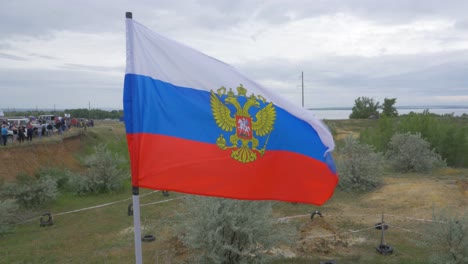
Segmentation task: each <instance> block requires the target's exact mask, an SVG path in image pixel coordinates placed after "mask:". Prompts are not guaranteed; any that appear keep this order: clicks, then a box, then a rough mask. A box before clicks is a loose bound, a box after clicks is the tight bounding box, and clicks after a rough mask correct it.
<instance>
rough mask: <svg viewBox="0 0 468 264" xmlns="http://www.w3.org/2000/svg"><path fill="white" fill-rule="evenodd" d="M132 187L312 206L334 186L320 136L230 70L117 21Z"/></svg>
mask: <svg viewBox="0 0 468 264" xmlns="http://www.w3.org/2000/svg"><path fill="white" fill-rule="evenodd" d="M126 26H127V67H126V74H125V84H124V96H123V103H124V117H125V127H126V133H127V142H128V148H129V153H130V162H131V171H132V184H133V186H134V187H143V188H150V189H157V190H168V191H177V192H183V193H190V194H198V195H207V196H217V197H226V198H234V199H244V200H280V201H289V202H302V203H310V204H315V205H321V204H323V203H324V202H326V201H327V200H328V199H329V198H330V197H331V196H332V195H333V191H334V189H335V186H336V185H337V183H338V176H337V174H336V170H335V166H334V163H333V159H332V157H331V151H332V150H333V148H334V142H333V138H332V135H331V133H330V132H329V130H328V128H327V127H326V126H325V125H324V124H323V123H322V122H321V121H320V120H318V119H316V118H315V117H314V116H313V115H312V114H311V113H310V112H308V111H307V110H304V109H303V108H301V107H299V106H296V105H294V104H292V103H290V102H288V101H286V100H285V99H283V98H282V97H281V96H280V95H278V94H275V93H273V91H271V89H267V88H264V87H262V86H261V85H259V84H258V83H256V82H254V81H252V80H250V79H248V78H247V77H245V76H243V75H242V74H240V73H239V72H238V71H237V70H236V69H234V68H233V67H232V66H230V65H228V64H225V63H223V62H221V61H219V60H217V59H215V58H212V57H209V56H207V55H205V54H203V53H201V52H199V51H196V50H194V49H192V48H190V47H188V46H185V45H183V44H181V43H178V42H176V41H173V40H170V39H168V38H165V37H163V36H161V35H159V34H157V33H155V32H152V31H151V30H149V29H148V28H146V27H144V26H143V25H141V24H139V23H137V22H136V21H134V20H133V19H127V20H126Z"/></svg>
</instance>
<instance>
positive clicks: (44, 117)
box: [37, 115, 56, 124]
mask: <svg viewBox="0 0 468 264" xmlns="http://www.w3.org/2000/svg"><path fill="white" fill-rule="evenodd" d="M55 117H56V116H55V115H40V116H39V117H38V118H37V119H38V120H41V121H42V122H45V123H46V124H53V123H54V120H55Z"/></svg>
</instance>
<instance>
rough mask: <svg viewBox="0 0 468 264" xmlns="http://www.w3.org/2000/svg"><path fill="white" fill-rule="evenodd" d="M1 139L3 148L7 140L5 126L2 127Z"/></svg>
mask: <svg viewBox="0 0 468 264" xmlns="http://www.w3.org/2000/svg"><path fill="white" fill-rule="evenodd" d="M2 139H3V146H6V143H7V139H8V129H7V128H6V125H2Z"/></svg>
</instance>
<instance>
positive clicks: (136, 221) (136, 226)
mask: <svg viewBox="0 0 468 264" xmlns="http://www.w3.org/2000/svg"><path fill="white" fill-rule="evenodd" d="M139 192H140V189H139V188H138V187H135V186H133V187H132V194H133V196H132V198H133V233H134V237H135V263H136V264H142V263H143V260H142V252H141V251H142V250H141V226H140V195H139Z"/></svg>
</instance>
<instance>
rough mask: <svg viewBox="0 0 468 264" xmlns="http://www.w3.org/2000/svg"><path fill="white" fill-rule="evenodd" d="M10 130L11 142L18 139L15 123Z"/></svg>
mask: <svg viewBox="0 0 468 264" xmlns="http://www.w3.org/2000/svg"><path fill="white" fill-rule="evenodd" d="M11 130H12V131H13V143H15V142H16V141H18V127H17V126H16V124H15V123H13V125H12V126H11Z"/></svg>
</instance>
